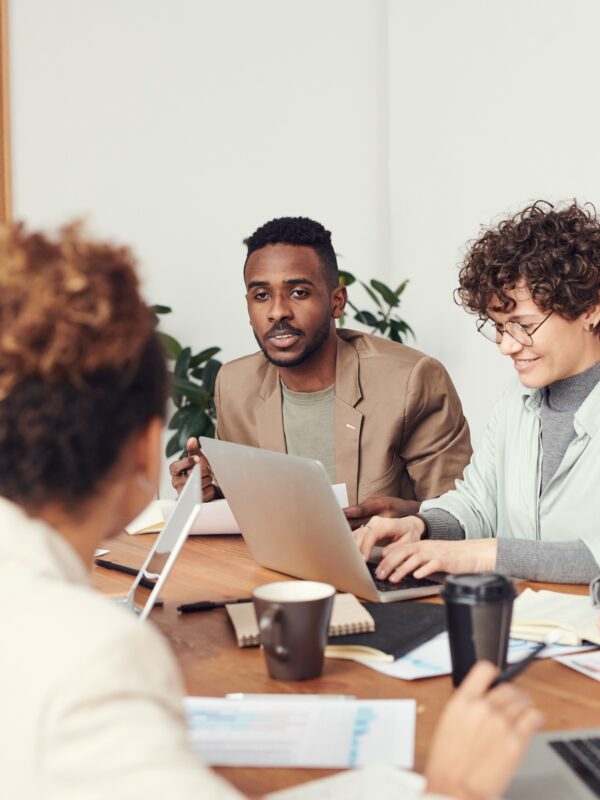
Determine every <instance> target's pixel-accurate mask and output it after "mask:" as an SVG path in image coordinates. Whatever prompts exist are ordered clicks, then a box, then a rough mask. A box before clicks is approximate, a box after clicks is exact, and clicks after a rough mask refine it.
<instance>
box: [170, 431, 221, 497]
mask: <svg viewBox="0 0 600 800" xmlns="http://www.w3.org/2000/svg"><path fill="white" fill-rule="evenodd" d="M186 450H187V453H188V454H187V456H185V457H184V458H180V459H179V460H178V461H173V463H172V464H170V465H169V472H170V473H171V483H172V484H173V488H174V489H176V490H177V494H181V490H182V489H183V487H184V486H185V483H186V481H187V476H188V472H189V471H190V470H191V469H192V467H193V466H194V464H200V469H201V474H202V502H203V503H209V502H210V501H211V500H215V499H216V498H217V497H220V496H221V493H220V491H219V489H218V488H217V487H216V486H215V485H214V483H213V474H212V472H211V469H210V464H209V463H208V460H207V458H206V456H205V455H204V453H203V452H202V451H201V450H200V445H199V443H198V439H196V438H195V437H194V436H192V437H191V438H190V439H188V440H187V444H186Z"/></svg>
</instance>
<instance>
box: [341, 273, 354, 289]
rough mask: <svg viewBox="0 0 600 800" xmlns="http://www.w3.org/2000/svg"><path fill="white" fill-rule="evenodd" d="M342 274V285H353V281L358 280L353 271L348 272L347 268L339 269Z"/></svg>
mask: <svg viewBox="0 0 600 800" xmlns="http://www.w3.org/2000/svg"><path fill="white" fill-rule="evenodd" d="M339 274H340V284H341V285H342V286H352V284H353V283H355V282H356V278H355V277H354V275H353V274H352V273H351V272H346V271H345V270H343V269H341V270H339Z"/></svg>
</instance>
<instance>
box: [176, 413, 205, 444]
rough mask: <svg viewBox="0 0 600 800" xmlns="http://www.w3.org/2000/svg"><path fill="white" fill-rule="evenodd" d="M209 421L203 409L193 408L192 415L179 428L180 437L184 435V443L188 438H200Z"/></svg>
mask: <svg viewBox="0 0 600 800" xmlns="http://www.w3.org/2000/svg"><path fill="white" fill-rule="evenodd" d="M209 421H210V420H209V419H208V417H207V415H206V412H205V411H204V409H202V408H198V406H195V407H193V410H192V413H191V414H190V415H189V417H188V418H187V419H186V420H185V422H184V424H183V425H182V426H181V428H180V436H183V435H185V441H186V442H187V440H188V439H189V438H190V436H202V435H203V434H204V431H205V429H206V426H207V424H208V422H209Z"/></svg>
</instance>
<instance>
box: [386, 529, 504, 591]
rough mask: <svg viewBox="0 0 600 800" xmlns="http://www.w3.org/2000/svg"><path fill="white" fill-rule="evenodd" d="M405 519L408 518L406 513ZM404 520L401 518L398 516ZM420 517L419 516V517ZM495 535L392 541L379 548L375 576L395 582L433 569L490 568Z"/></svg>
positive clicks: (493, 562)
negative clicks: (451, 540) (486, 537)
mask: <svg viewBox="0 0 600 800" xmlns="http://www.w3.org/2000/svg"><path fill="white" fill-rule="evenodd" d="M407 519H412V518H411V517H408V518H407ZM399 521H401V522H404V521H405V520H399ZM419 521H421V520H419ZM497 545H498V543H497V541H496V539H474V540H469V541H464V540H461V541H460V542H448V541H444V540H441V539H438V540H435V539H433V540H427V541H425V542H414V541H413V542H410V541H409V542H407V541H406V539H401V540H400V541H397V542H393V543H392V544H389V545H387V546H386V547H384V548H383V550H382V551H381V556H382V557H381V561H380V562H379V564H378V565H377V577H378V578H381V579H382V580H385V579H388V580H390V581H392V583H398V582H399V581H401V580H402V578H404V577H406V576H407V575H410V574H413V575H414V577H415V578H426V577H427V576H428V575H431V574H432V573H434V572H451V573H453V574H457V573H460V572H493V571H494V569H495V567H496V554H497V550H498V546H497Z"/></svg>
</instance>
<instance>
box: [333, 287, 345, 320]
mask: <svg viewBox="0 0 600 800" xmlns="http://www.w3.org/2000/svg"><path fill="white" fill-rule="evenodd" d="M347 302H348V292H347V291H346V287H345V286H336V287H335V289H334V290H333V292H332V293H331V316H332V317H333V318H334V319H339V318H340V317H341V316H342V314H343V313H344V308H345V307H346V303H347Z"/></svg>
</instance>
